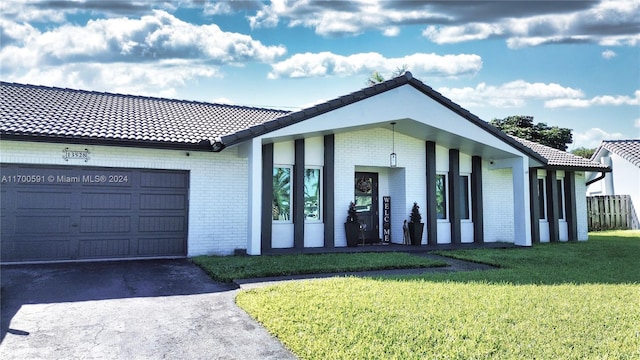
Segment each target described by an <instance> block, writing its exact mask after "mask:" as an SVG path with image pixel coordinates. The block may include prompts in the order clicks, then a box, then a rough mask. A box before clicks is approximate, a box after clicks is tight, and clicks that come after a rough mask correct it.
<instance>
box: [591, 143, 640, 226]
mask: <svg viewBox="0 0 640 360" xmlns="http://www.w3.org/2000/svg"><path fill="white" fill-rule="evenodd" d="M591 160H592V161H595V162H599V163H602V164H604V165H606V166H608V167H610V168H611V170H612V171H611V172H610V173H606V174H601V173H599V172H587V173H586V176H587V182H592V183H591V184H590V185H588V186H587V196H595V195H629V196H630V197H631V203H632V205H633V209H634V214H632V227H633V228H636V229H637V228H640V226H639V224H638V214H640V139H632V140H604V141H603V142H602V143H601V144H600V146H598V148H597V149H596V151H595V152H594V153H593V156H592V157H591ZM603 176H604V178H602V177H603ZM600 178H602V179H601V180H598V179H600Z"/></svg>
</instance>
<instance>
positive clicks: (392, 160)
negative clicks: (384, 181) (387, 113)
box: [389, 122, 398, 168]
mask: <svg viewBox="0 0 640 360" xmlns="http://www.w3.org/2000/svg"><path fill="white" fill-rule="evenodd" d="M391 132H392V136H393V137H392V139H393V140H392V141H393V142H392V145H391V146H392V148H391V156H390V157H389V166H391V167H392V168H394V167H396V166H398V155H396V123H395V122H392V123H391Z"/></svg>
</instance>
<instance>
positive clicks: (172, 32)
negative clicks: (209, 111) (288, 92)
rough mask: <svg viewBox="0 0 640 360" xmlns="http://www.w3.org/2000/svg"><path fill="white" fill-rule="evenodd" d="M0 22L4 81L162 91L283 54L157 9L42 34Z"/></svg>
mask: <svg viewBox="0 0 640 360" xmlns="http://www.w3.org/2000/svg"><path fill="white" fill-rule="evenodd" d="M0 25H1V26H2V30H3V34H4V35H6V37H5V39H8V41H6V42H5V44H3V47H2V50H0V63H2V68H1V74H2V76H3V77H4V78H10V79H12V80H13V81H19V82H28V83H39V84H42V83H43V82H44V83H45V84H43V85H56V86H69V87H80V88H86V87H89V88H92V89H104V88H109V89H111V91H127V92H135V93H138V94H155V95H162V96H164V93H167V94H171V93H172V92H173V88H174V87H175V86H180V85H184V83H185V82H186V81H188V80H191V79H195V78H197V77H200V76H202V77H212V76H221V74H220V69H219V66H221V65H234V66H242V65H243V64H244V63H246V62H254V61H255V62H271V61H273V60H274V59H275V58H277V57H279V56H282V55H284V54H285V52H286V49H285V47H284V46H281V45H278V46H267V45H264V44H262V43H261V42H260V41H257V40H254V39H252V38H251V37H250V36H248V35H244V34H239V33H232V32H225V31H222V30H221V29H220V28H219V27H218V26H217V25H215V24H210V25H194V24H190V23H187V22H184V21H182V20H180V19H178V18H176V17H174V16H173V15H171V14H169V13H167V12H165V11H162V10H156V11H154V12H153V13H152V14H151V15H146V16H143V17H141V18H139V19H129V18H112V19H98V20H90V21H89V22H87V23H86V25H62V26H58V27H53V28H50V29H47V30H45V31H39V30H38V29H36V28H33V27H31V26H29V25H21V24H18V23H15V22H11V21H9V20H5V19H3V20H2V23H1V24H0ZM3 40H4V39H3ZM106 84H110V86H108V87H107V86H106Z"/></svg>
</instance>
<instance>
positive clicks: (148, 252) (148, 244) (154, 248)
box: [138, 237, 185, 256]
mask: <svg viewBox="0 0 640 360" xmlns="http://www.w3.org/2000/svg"><path fill="white" fill-rule="evenodd" d="M184 251H185V242H184V240H183V239H182V238H180V237H167V238H158V237H153V238H139V239H138V253H139V254H141V255H142V256H154V255H155V254H165V253H169V254H179V253H182V252H184Z"/></svg>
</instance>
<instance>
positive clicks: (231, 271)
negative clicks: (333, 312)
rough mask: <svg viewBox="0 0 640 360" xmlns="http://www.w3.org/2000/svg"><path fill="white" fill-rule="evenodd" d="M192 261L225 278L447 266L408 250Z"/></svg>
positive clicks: (215, 277) (217, 276)
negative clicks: (405, 251) (410, 253)
mask: <svg viewBox="0 0 640 360" xmlns="http://www.w3.org/2000/svg"><path fill="white" fill-rule="evenodd" d="M192 261H193V262H194V263H196V264H197V265H199V266H200V267H201V268H203V269H204V270H205V271H206V272H207V273H208V274H209V276H211V277H212V278H213V279H214V280H218V281H223V282H230V281H232V280H234V279H249V278H262V277H270V276H285V275H299V274H318V273H333V272H346V271H366V270H386V269H410V268H426V267H441V266H447V264H446V263H445V262H443V261H436V260H431V259H427V258H424V257H420V256H412V255H409V254H405V253H354V254H317V255H278V256H198V257H194V258H193V259H192Z"/></svg>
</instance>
